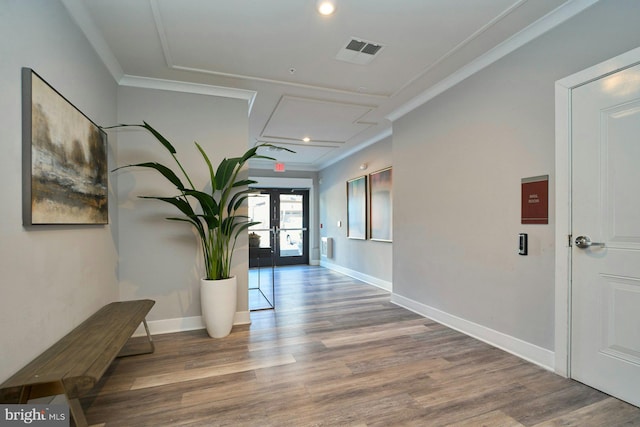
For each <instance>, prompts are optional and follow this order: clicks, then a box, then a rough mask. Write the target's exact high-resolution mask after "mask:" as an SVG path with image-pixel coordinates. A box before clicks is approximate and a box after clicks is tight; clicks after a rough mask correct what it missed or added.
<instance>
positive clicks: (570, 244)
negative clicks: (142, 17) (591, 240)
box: [568, 234, 573, 247]
mask: <svg viewBox="0 0 640 427" xmlns="http://www.w3.org/2000/svg"><path fill="white" fill-rule="evenodd" d="M572 236H573V235H572V234H569V236H568V237H569V242H568V243H569V247H572V246H573V245H572V243H571V237H572Z"/></svg>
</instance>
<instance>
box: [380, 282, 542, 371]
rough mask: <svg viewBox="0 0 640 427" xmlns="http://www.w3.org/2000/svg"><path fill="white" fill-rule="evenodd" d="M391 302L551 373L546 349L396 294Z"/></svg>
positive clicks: (392, 296)
mask: <svg viewBox="0 0 640 427" xmlns="http://www.w3.org/2000/svg"><path fill="white" fill-rule="evenodd" d="M391 302H392V303H393V304H396V305H398V306H400V307H404V308H406V309H407V310H410V311H413V312H414V313H417V314H419V315H421V316H424V317H427V318H429V319H431V320H435V321H436V322H438V323H441V324H443V325H445V326H447V327H449V328H451V329H455V330H456V331H459V332H462V333H463V334H465V335H469V336H471V337H473V338H476V339H478V340H480V341H483V342H485V343H487V344H490V345H492V346H494V347H497V348H499V349H501V350H504V351H506V352H508V353H511V354H513V355H515V356H518V357H520V358H521V359H524V360H527V361H529V362H531V363H535V364H536V365H538V366H541V367H543V368H544V369H547V370H550V371H553V364H554V353H553V351H551V350H547V349H546V348H542V347H538V346H537V345H534V344H531V343H528V342H526V341H522V340H521V339H518V338H515V337H512V336H511V335H507V334H504V333H502V332H498V331H496V330H493V329H490V328H487V327H486V326H482V325H479V324H477V323H474V322H471V321H469V320H466V319H462V318H460V317H457V316H454V315H452V314H449V313H445V312H444V311H441V310H438V309H437V308H433V307H430V306H428V305H425V304H422V303H419V302H417V301H414V300H412V299H409V298H406V297H403V296H401V295H398V294H392V295H391Z"/></svg>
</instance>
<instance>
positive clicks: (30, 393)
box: [0, 300, 155, 426]
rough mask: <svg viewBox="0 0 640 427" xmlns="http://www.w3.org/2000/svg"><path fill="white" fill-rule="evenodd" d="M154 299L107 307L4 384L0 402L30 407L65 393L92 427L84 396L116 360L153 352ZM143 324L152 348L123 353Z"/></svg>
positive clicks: (78, 417)
mask: <svg viewBox="0 0 640 427" xmlns="http://www.w3.org/2000/svg"><path fill="white" fill-rule="evenodd" d="M154 304H155V301H152V300H137V301H122V302H114V303H111V304H108V305H106V306H104V307H102V308H101V309H100V310H99V311H98V312H96V313H95V314H94V315H93V316H91V317H89V318H88V319H87V320H85V321H84V322H83V323H81V324H80V325H78V327H76V328H75V329H74V330H73V331H71V332H70V333H68V334H67V335H65V336H64V337H62V339H60V341H58V342H57V343H55V344H54V345H53V346H51V347H50V348H49V349H48V350H46V351H45V352H44V353H42V354H41V355H40V356H38V357H36V358H35V359H34V360H33V361H32V362H31V363H29V364H28V365H26V366H25V367H24V368H22V369H21V370H20V371H18V372H17V373H16V374H15V375H13V376H12V377H11V378H9V379H8V380H7V381H5V382H4V383H2V384H1V385H0V402H2V403H27V401H28V400H29V399H35V398H38V397H43V396H53V395H57V394H64V395H65V396H66V398H67V402H68V403H69V409H70V411H71V415H72V416H73V419H74V420H75V422H76V425H77V426H87V420H86V418H85V416H84V412H83V411H82V407H81V406H80V402H79V397H80V396H81V395H83V394H84V393H86V392H87V391H89V390H91V389H92V388H93V387H94V386H95V385H96V383H97V382H98V381H99V380H100V378H101V377H102V375H103V374H104V373H105V371H106V370H107V368H108V367H109V365H110V364H111V362H113V360H114V359H115V358H116V357H117V356H130V355H133V354H145V353H152V352H153V351H154V345H153V341H152V340H151V334H149V327H148V326H147V321H146V319H145V317H146V315H147V313H149V310H151V307H153V305H154ZM140 323H142V324H143V325H144V328H145V331H146V332H147V339H148V340H149V348H148V349H145V350H143V351H138V352H127V353H124V352H122V348H123V347H124V345H125V343H126V342H127V341H128V340H129V338H130V337H131V335H133V333H134V332H135V330H136V329H137V328H138V326H139V325H140Z"/></svg>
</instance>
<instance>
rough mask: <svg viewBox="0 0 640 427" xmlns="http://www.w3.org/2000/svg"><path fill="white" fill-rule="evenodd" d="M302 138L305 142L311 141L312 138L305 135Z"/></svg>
mask: <svg viewBox="0 0 640 427" xmlns="http://www.w3.org/2000/svg"><path fill="white" fill-rule="evenodd" d="M302 140H303V141H304V142H309V141H311V138H309V137H308V136H305V137H304V138H302Z"/></svg>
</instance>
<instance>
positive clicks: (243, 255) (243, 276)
mask: <svg viewBox="0 0 640 427" xmlns="http://www.w3.org/2000/svg"><path fill="white" fill-rule="evenodd" d="M247 115H248V103H247V101H245V100H239V99H229V98H221V97H216V96H206V95H196V94H188V93H177V92H168V91H162V90H153V89H140V88H132V87H120V88H119V89H118V122H119V123H142V122H143V121H146V122H148V123H149V124H150V125H151V126H153V127H154V128H156V129H157V130H158V131H159V132H160V133H162V134H163V135H164V136H165V137H167V139H169V141H171V142H172V144H173V145H174V146H175V148H176V150H177V152H178V154H177V155H178V158H179V159H180V161H181V162H182V164H183V165H184V166H185V168H186V169H187V171H188V172H189V175H190V176H191V178H192V179H194V181H195V182H194V184H195V186H196V187H197V188H201V189H204V188H205V185H206V183H207V182H208V179H209V171H208V169H207V165H206V163H205V162H204V160H203V159H202V157H201V156H200V153H199V151H198V149H197V148H196V146H195V144H194V141H197V142H198V143H199V144H200V145H202V147H203V148H204V150H205V151H206V152H207V154H208V156H209V158H210V160H211V162H212V163H213V164H214V166H215V165H217V164H218V163H219V162H220V160H222V158H223V157H232V156H238V155H241V154H243V153H244V152H245V151H246V150H247V149H248V148H249V146H248V117H247ZM114 133H116V134H117V135H118V165H119V166H122V165H127V164H132V163H140V162H145V161H158V162H161V163H164V164H166V165H168V166H172V167H173V165H174V163H173V159H172V158H171V156H170V155H169V153H168V152H167V151H166V150H165V149H164V148H163V147H162V146H161V145H160V144H159V143H158V142H157V141H156V140H155V138H153V137H152V136H151V135H150V134H149V133H147V132H146V131H145V130H143V129H140V130H138V129H136V130H131V129H126V130H118V131H110V134H114ZM116 176H117V181H118V190H119V191H118V196H117V199H118V210H119V217H120V227H119V243H120V244H119V254H120V264H119V271H118V273H119V278H120V297H121V298H122V299H123V300H126V299H136V298H152V299H154V300H156V305H155V307H154V309H153V310H152V311H151V313H150V314H149V317H148V318H149V320H166V319H177V318H183V317H193V316H200V313H201V311H200V291H199V286H200V278H201V277H202V276H203V274H204V273H203V272H204V265H203V262H202V260H201V255H200V252H199V243H198V241H197V240H196V234H195V231H194V230H193V229H192V228H191V227H190V225H188V224H186V223H182V222H175V221H168V220H166V219H165V218H167V217H176V216H180V215H179V212H178V210H177V209H175V208H173V207H172V206H170V205H168V204H165V203H162V202H159V201H155V200H143V199H140V198H138V196H140V195H158V196H174V195H175V194H176V191H175V188H172V186H171V184H169V183H168V182H166V180H165V179H164V178H163V177H162V176H161V175H160V174H158V173H157V172H155V171H153V170H133V169H125V170H120V171H118V172H116ZM247 245H248V243H247V237H246V236H245V235H243V238H241V239H239V240H238V245H237V247H236V253H235V255H234V258H233V268H232V272H233V273H235V274H236V275H237V276H238V306H237V311H241V312H242V311H247V307H248V299H247V298H248V297H247V293H248V291H247V288H248V279H247V268H248V249H247V248H248V246H247Z"/></svg>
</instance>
